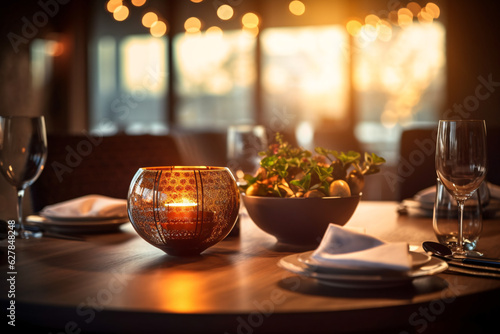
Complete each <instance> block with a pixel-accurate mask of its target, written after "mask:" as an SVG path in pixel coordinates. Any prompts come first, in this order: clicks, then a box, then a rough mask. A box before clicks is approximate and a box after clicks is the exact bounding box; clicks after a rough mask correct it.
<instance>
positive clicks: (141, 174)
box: [127, 166, 240, 256]
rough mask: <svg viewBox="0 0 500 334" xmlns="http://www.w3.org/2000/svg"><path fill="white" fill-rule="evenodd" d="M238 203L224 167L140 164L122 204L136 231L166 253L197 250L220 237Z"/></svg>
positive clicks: (233, 217) (185, 253)
mask: <svg viewBox="0 0 500 334" xmlns="http://www.w3.org/2000/svg"><path fill="white" fill-rule="evenodd" d="M239 207H240V195H239V192H238V186H237V184H236V181H235V179H234V177H233V175H232V174H231V172H230V171H229V169H228V168H225V167H180V166H171V167H146V168H140V169H139V170H138V171H137V173H136V174H135V176H134V178H133V179H132V182H131V184H130V188H129V193H128V200H127V209H128V215H129V218H130V221H131V222H132V225H133V226H134V228H135V230H136V231H137V233H138V234H139V235H140V236H141V237H142V238H143V239H145V240H146V241H147V242H149V243H150V244H152V245H153V246H155V247H158V248H160V249H161V250H163V251H165V252H166V253H167V254H169V255H174V256H190V255H197V254H200V253H201V252H203V251H204V250H206V249H207V248H208V247H211V246H213V245H215V244H216V243H218V242H219V241H221V240H222V239H224V238H225V237H226V236H227V235H228V234H229V232H231V229H232V228H233V227H234V224H235V222H236V218H237V217H238V211H239Z"/></svg>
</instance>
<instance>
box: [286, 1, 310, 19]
mask: <svg viewBox="0 0 500 334" xmlns="http://www.w3.org/2000/svg"><path fill="white" fill-rule="evenodd" d="M288 9H289V10H290V12H291V13H292V14H293V15H297V16H300V15H302V14H304V12H305V11H306V6H305V5H304V3H302V1H297V0H294V1H292V2H290V5H288Z"/></svg>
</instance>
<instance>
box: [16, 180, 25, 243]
mask: <svg viewBox="0 0 500 334" xmlns="http://www.w3.org/2000/svg"><path fill="white" fill-rule="evenodd" d="M23 198H24V189H18V190H17V218H18V220H19V237H21V239H24V238H26V235H25V231H24V222H23Z"/></svg>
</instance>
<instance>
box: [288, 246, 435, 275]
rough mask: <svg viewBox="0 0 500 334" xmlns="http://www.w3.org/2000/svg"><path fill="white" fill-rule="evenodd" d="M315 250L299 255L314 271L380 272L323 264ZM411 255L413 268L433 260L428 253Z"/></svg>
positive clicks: (411, 253)
mask: <svg viewBox="0 0 500 334" xmlns="http://www.w3.org/2000/svg"><path fill="white" fill-rule="evenodd" d="M313 252H314V251H309V252H305V253H301V254H299V256H298V258H297V259H298V260H299V261H300V262H302V263H304V264H305V265H306V266H308V267H309V269H311V270H313V271H318V272H329V271H330V272H332V271H333V272H335V273H337V274H338V273H339V272H342V273H344V272H345V273H356V274H360V273H373V272H375V273H378V272H380V269H373V268H366V267H365V268H363V267H352V266H341V265H338V266H334V265H333V264H330V266H328V267H326V266H323V265H321V263H319V262H318V261H317V260H315V259H314V258H312V254H313ZM410 255H411V263H412V268H416V267H419V266H422V265H423V264H425V263H427V262H429V261H430V260H431V256H430V255H428V254H424V253H417V252H410ZM387 271H388V272H393V271H390V270H387Z"/></svg>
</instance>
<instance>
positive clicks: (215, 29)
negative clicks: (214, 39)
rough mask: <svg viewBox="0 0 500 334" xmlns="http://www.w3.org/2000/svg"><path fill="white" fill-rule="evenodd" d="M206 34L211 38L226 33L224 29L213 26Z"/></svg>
mask: <svg viewBox="0 0 500 334" xmlns="http://www.w3.org/2000/svg"><path fill="white" fill-rule="evenodd" d="M206 33H207V35H210V36H222V35H224V32H223V31H222V29H221V28H219V27H217V26H211V27H210V28H208V29H207V30H206Z"/></svg>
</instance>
